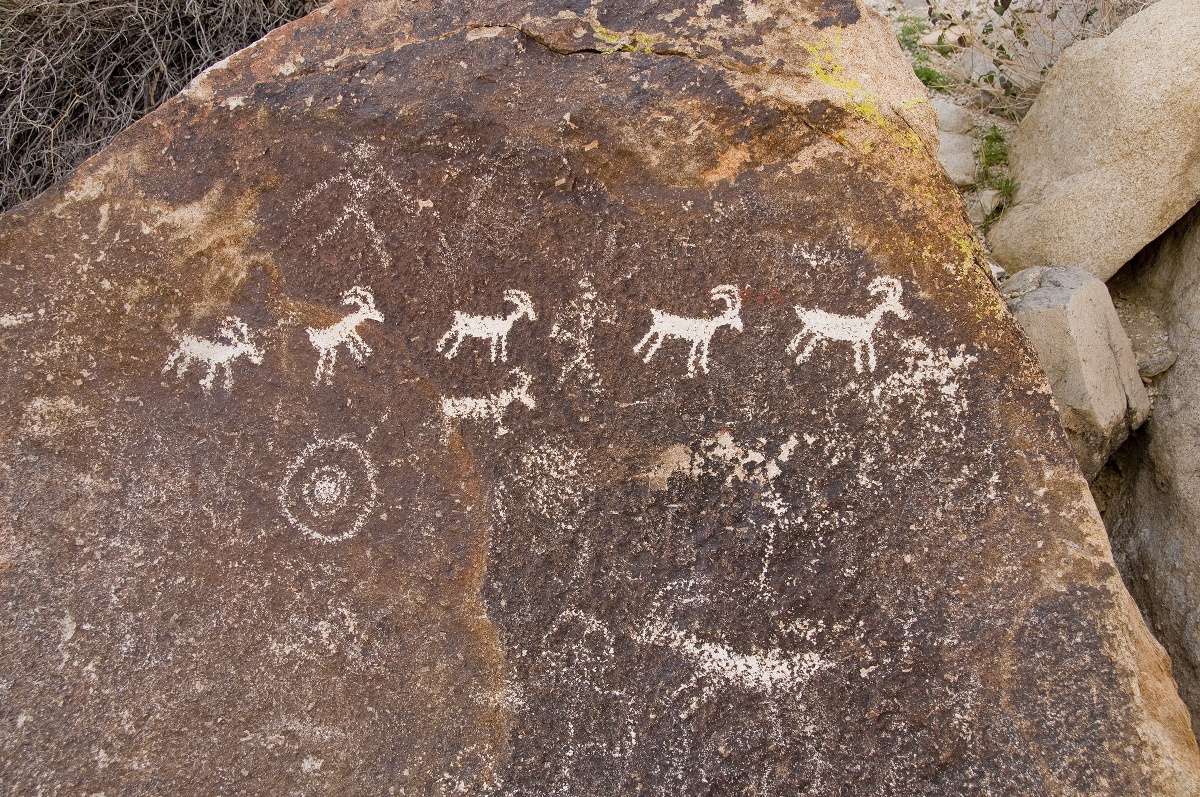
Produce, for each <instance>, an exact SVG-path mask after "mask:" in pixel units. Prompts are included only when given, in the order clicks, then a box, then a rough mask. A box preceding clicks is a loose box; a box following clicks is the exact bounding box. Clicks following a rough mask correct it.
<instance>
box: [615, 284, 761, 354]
mask: <svg viewBox="0 0 1200 797" xmlns="http://www.w3.org/2000/svg"><path fill="white" fill-rule="evenodd" d="M710 295H711V296H712V299H713V301H716V300H717V299H720V300H721V301H723V302H725V312H723V313H721V314H720V315H719V316H716V317H714V318H684V317H683V316H677V315H671V314H670V313H664V312H663V311H662V310H655V309H651V310H650V315H651V316H652V317H653V321H652V323H651V324H650V331H649V332H647V333H646V336H645V337H644V338H642V339H641V340H640V341H638V344H637V345H636V346H634V347H633V351H634V353H635V354H641V352H642V349H645V348H646V346H647V345H649V346H650V348H649V350H648V351H647V352H646V355H645V356H644V357H643V358H642V362H647V363H648V362H650V358H651V357H653V356H654V353H655V352H656V351H658V348H659V347H660V346H662V344H663V340H665V339H666V338H680V339H681V340H686V341H689V342H690V343H691V344H692V351H691V353H690V354H689V355H688V376H689V377H693V376H695V375H696V361H697V359H699V362H700V368H701V369H703V370H704V373H708V346H709V344H710V343H712V338H713V335H715V334H716V332H717V330H718V329H719V328H721V327H724V326H727V327H729V328H730V329H735V330H737V331H738V332H741V331H742V318H741V311H742V298H741V296H740V295H738V289H737V288H736V287H734V286H733V285H718V286H717V287H715V288H713V289H712V293H711V294H710ZM651 339H653V343H651Z"/></svg>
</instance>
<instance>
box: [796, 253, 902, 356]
mask: <svg viewBox="0 0 1200 797" xmlns="http://www.w3.org/2000/svg"><path fill="white" fill-rule="evenodd" d="M869 289H870V291H871V295H872V296H880V295H882V296H883V299H882V300H881V301H880V302H879V304H877V305H876V306H875V307H874V308H873V309H872V310H871V311H870V312H869V313H867V314H866V315H865V316H848V315H836V314H834V313H827V312H825V311H824V310H810V309H806V308H804V307H800V306H799V305H797V306H796V308H795V309H796V316H797V317H798V318H799V319H800V325H801V327H800V331H799V332H798V333H796V336H795V337H794V338H792V342H791V343H789V344H788V347H787V351H788V354H796V352H797V350H798V349H799V348H800V344H801V343H802V342H804V339H805V338H808V345H807V346H805V347H804V350H803V351H801V352H800V353H799V354H796V364H797V365H799V364H800V363H802V362H804V361H805V360H807V359H808V358H809V356H810V355H811V354H812V353H813V350H814V349H815V348H816V347H817V344H818V343H820V342H821V341H843V342H846V343H849V344H851V345H852V346H853V347H854V370H855V371H857V372H858V373H860V374H861V373H862V371H863V355H864V353H865V354H866V357H867V365H868V367H869V368H870V370H871V371H874V370H875V328H876V327H878V326H879V324H880V322H881V321H882V320H883V316H884V315H885V314H886V313H894V314H895V315H896V316H897V317H899V318H902V319H906V318H908V311H907V310H905V309H904V305H902V304H900V295H901V293H903V288H902V287H901V285H900V281H899V280H897V279H894V278H892V277H876V278H875V279H873V280H871V283H870V285H869Z"/></svg>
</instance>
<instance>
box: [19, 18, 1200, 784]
mask: <svg viewBox="0 0 1200 797" xmlns="http://www.w3.org/2000/svg"><path fill="white" fill-rule="evenodd" d="M922 96H923V91H922V88H921V87H920V85H919V84H918V83H917V82H916V81H915V79H914V78H913V76H912V74H911V72H910V70H909V69H908V67H907V65H906V63H905V61H904V59H903V57H902V56H901V54H900V52H899V49H898V47H897V45H896V43H895V42H894V40H893V39H892V35H891V32H890V30H889V29H888V27H887V26H886V25H885V24H884V23H883V22H882V21H880V20H878V19H876V18H874V17H871V16H868V15H865V14H864V13H863V12H862V11H860V9H859V8H858V7H857V6H856V5H855V4H853V3H851V2H847V1H846V0H808V1H807V2H801V3H784V2H770V3H764V4H761V5H760V4H754V3H746V4H743V5H721V4H717V5H713V4H704V5H702V6H701V7H700V8H699V9H698V10H696V11H692V10H687V9H682V8H679V9H677V8H675V7H673V6H670V5H669V4H668V5H664V6H661V7H654V6H651V5H647V4H641V3H639V4H632V3H630V4H625V5H621V4H612V5H605V6H600V5H594V6H570V7H566V8H564V7H563V6H555V5H537V4H533V3H509V4H499V3H498V4H494V5H456V6H437V5H426V4H421V3H417V4H412V5H407V4H405V5H397V4H395V3H392V2H369V1H367V0H354V1H353V2H349V1H347V2H335V3H334V4H332V5H330V6H327V7H325V8H324V9H323V10H322V11H320V12H318V13H316V14H314V15H312V16H311V17H309V18H307V19H306V20H304V21H301V22H300V23H297V24H295V25H292V26H291V27H289V28H286V29H283V30H281V31H279V32H277V33H275V34H273V35H271V36H270V37H268V38H267V39H266V40H265V41H264V42H263V43H261V44H260V45H258V46H257V47H255V48H252V49H251V50H249V51H246V52H244V53H241V54H240V55H237V56H235V57H234V58H232V59H230V60H229V61H228V62H226V63H225V64H223V65H221V66H219V67H217V68H214V69H212V70H210V71H209V72H208V73H206V74H205V75H204V76H202V77H201V78H199V79H197V80H196V81H195V82H194V83H193V85H192V86H191V87H190V89H189V90H188V91H187V92H185V93H184V94H183V95H181V96H180V97H178V98H177V99H175V100H174V101H172V102H171V103H169V104H168V105H167V106H166V107H164V108H163V109H162V110H160V111H159V112H157V113H156V114H154V115H153V116H151V117H148V118H147V119H146V120H144V121H143V122H142V123H140V124H138V125H136V126H135V127H134V128H132V129H131V130H130V131H129V132H127V133H126V134H124V135H123V136H122V137H120V138H119V139H118V140H117V141H116V142H115V143H114V144H113V145H112V146H111V147H110V148H109V149H108V150H107V151H106V152H105V153H104V154H102V155H101V156H100V157H98V158H96V159H95V160H93V161H91V162H90V163H89V164H87V165H86V166H85V167H84V168H83V169H81V170H80V172H79V173H78V174H77V175H76V176H75V177H74V178H73V179H72V180H71V181H70V182H69V183H67V184H66V185H64V186H63V187H62V188H61V189H58V190H56V191H54V192H52V193H49V194H46V195H44V196H42V197H41V198H39V199H38V200H36V201H34V202H32V203H29V204H27V205H25V206H23V207H22V208H20V209H18V210H16V211H15V212H13V213H11V214H9V215H8V216H6V217H4V218H3V219H2V220H0V278H2V279H3V284H2V287H3V291H2V293H0V295H3V297H4V299H3V305H2V306H0V316H2V318H3V323H2V325H0V334H2V337H0V345H3V352H4V357H5V360H6V363H7V367H6V369H5V371H4V375H3V380H4V383H3V390H0V445H2V447H3V452H4V454H3V464H4V470H3V477H2V480H0V512H2V513H3V514H2V515H0V517H2V518H3V520H2V523H0V534H2V535H3V537H2V539H3V543H2V547H0V551H2V552H3V554H2V556H3V558H0V573H2V574H3V577H2V578H0V604H2V605H3V606H4V609H5V611H4V615H3V620H0V649H2V650H3V651H4V655H3V656H2V657H0V685H2V694H3V703H2V704H0V706H2V709H0V711H2V712H3V722H0V739H2V743H0V751H2V752H0V778H2V779H3V782H4V783H5V784H6V786H8V787H9V788H10V790H11V791H13V792H15V793H22V794H25V793H37V792H39V791H40V792H43V793H53V792H59V793H67V792H71V793H96V792H101V791H103V792H105V793H109V794H151V793H153V794H203V795H209V794H214V793H239V792H244V793H263V792H271V793H280V794H284V793H287V794H292V793H295V794H338V795H348V794H365V795H379V794H391V793H395V794H410V795H411V794H451V793H456V794H457V793H468V794H484V793H489V794H509V795H544V794H553V793H561V794H577V795H609V794H629V793H647V794H671V795H677V794H733V793H751V792H754V793H777V794H798V793H806V794H813V795H844V794H896V795H901V794H903V795H910V794H945V795H963V794H1053V795H1085V794H1086V795H1102V794H1111V795H1130V794H1171V795H1176V794H1194V793H1196V790H1197V789H1196V786H1195V782H1196V778H1195V775H1196V773H1197V772H1198V771H1200V769H1198V768H1197V767H1198V765H1197V752H1196V746H1195V741H1194V739H1193V738H1192V737H1191V735H1190V733H1189V732H1188V728H1187V718H1186V712H1185V711H1184V710H1183V709H1182V706H1181V704H1180V703H1179V701H1178V698H1177V697H1176V696H1175V693H1174V686H1173V685H1172V683H1171V680H1170V675H1169V669H1168V668H1167V667H1166V666H1165V665H1164V662H1163V659H1162V657H1161V651H1160V650H1158V649H1157V648H1156V647H1155V645H1154V643H1153V641H1152V640H1150V639H1149V638H1148V635H1147V633H1146V630H1145V628H1144V627H1143V626H1142V624H1141V622H1140V619H1139V618H1138V617H1137V613H1136V611H1131V608H1130V607H1131V604H1130V602H1129V600H1128V596H1127V594H1126V593H1125V591H1124V588H1123V586H1122V584H1121V582H1120V579H1119V577H1118V575H1117V572H1116V569H1115V567H1114V566H1113V563H1112V559H1111V555H1110V552H1109V548H1108V544H1107V540H1106V538H1105V536H1104V532H1103V529H1102V528H1101V526H1100V523H1099V519H1098V517H1097V516H1096V514H1095V511H1094V509H1093V507H1092V505H1091V503H1090V501H1089V499H1088V497H1087V487H1086V484H1085V482H1084V481H1083V478H1082V477H1081V475H1080V474H1079V471H1078V470H1077V468H1076V467H1075V464H1074V461H1073V459H1072V455H1071V451H1070V449H1069V447H1068V445H1067V442H1066V440H1065V438H1064V435H1063V433H1062V430H1061V428H1060V426H1059V424H1058V421H1057V419H1056V417H1055V413H1054V408H1053V406H1052V403H1051V399H1050V395H1049V393H1048V391H1047V389H1046V386H1045V382H1044V379H1043V377H1042V376H1041V375H1040V372H1039V370H1038V367H1037V364H1036V361H1035V359H1034V358H1033V356H1032V354H1031V352H1030V350H1029V349H1028V348H1027V347H1026V345H1025V344H1024V342H1023V340H1022V338H1021V337H1020V335H1019V334H1018V332H1017V330H1016V327H1015V326H1014V324H1013V322H1012V320H1011V319H1010V318H1009V316H1008V315H1007V313H1006V311H1005V310H1004V307H1003V305H1002V303H1001V302H1000V301H999V299H998V297H997V295H996V293H995V292H994V290H993V289H992V287H991V285H990V283H989V281H988V278H987V276H986V272H985V270H984V268H983V266H982V264H981V263H980V262H979V260H978V258H977V256H976V249H975V246H974V244H973V242H972V239H971V231H970V226H969V224H968V223H967V221H966V220H965V218H964V217H963V215H962V211H961V206H960V205H959V203H958V201H957V199H956V197H955V194H954V191H953V188H952V187H951V186H950V185H949V184H948V183H947V182H946V181H945V180H944V178H942V177H940V176H939V173H938V169H937V166H936V161H935V159H934V157H933V156H932V150H931V148H930V146H929V142H930V141H931V138H932V135H933V131H932V115H931V114H930V113H929V111H928V108H927V106H922V105H921V104H920V103H919V99H920V98H921V97H922Z"/></svg>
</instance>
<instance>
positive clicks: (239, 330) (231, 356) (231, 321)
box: [162, 316, 263, 394]
mask: <svg viewBox="0 0 1200 797" xmlns="http://www.w3.org/2000/svg"><path fill="white" fill-rule="evenodd" d="M217 337H218V338H219V339H222V340H225V341H228V342H227V343H221V342H220V341H219V340H205V339H204V338H198V337H196V336H195V335H184V336H182V337H180V338H177V340H178V341H179V346H178V347H177V348H176V349H175V353H174V354H172V355H171V357H170V358H169V359H168V360H167V364H166V365H165V366H163V371H162V372H163V373H164V374H165V373H166V372H167V371H170V370H171V369H172V368H174V369H175V375H176V376H177V377H179V378H181V379H182V378H183V375H184V374H185V373H187V369H188V366H190V365H191V364H192V363H193V362H202V363H204V364H205V365H207V366H208V373H207V374H206V375H205V377H204V378H203V379H201V380H200V387H202V388H204V392H205V393H206V394H208V393H212V387H213V381H214V380H215V379H216V377H217V371H218V370H220V371H223V372H224V373H225V391H226V392H229V391H230V390H232V389H233V369H232V368H231V366H232V365H233V361H234V360H236V359H237V358H239V357H243V356H244V357H247V358H249V360H250V362H252V363H254V364H255V365H261V364H262V357H263V356H262V352H261V351H260V350H259V348H258V347H257V346H255V345H254V343H253V342H251V340H250V330H249V329H247V328H246V325H245V323H243V322H242V320H241V319H240V318H237V317H236V316H228V317H227V318H226V319H225V320H224V322H222V323H221V326H220V327H219V328H218V329H217Z"/></svg>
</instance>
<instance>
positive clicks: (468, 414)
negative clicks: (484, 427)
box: [442, 368, 537, 435]
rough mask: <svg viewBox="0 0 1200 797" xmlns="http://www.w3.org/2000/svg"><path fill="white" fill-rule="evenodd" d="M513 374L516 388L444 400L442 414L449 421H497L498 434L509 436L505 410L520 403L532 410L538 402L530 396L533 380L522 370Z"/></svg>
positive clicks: (517, 370)
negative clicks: (505, 424)
mask: <svg viewBox="0 0 1200 797" xmlns="http://www.w3.org/2000/svg"><path fill="white" fill-rule="evenodd" d="M513 374H514V375H515V376H516V378H517V384H516V387H511V388H509V389H507V390H501V391H500V392H499V393H496V394H494V395H491V396H484V397H482V398H475V397H473V396H462V397H460V398H443V399H442V414H443V415H445V416H446V418H447V419H450V418H468V419H471V420H477V421H484V420H491V421H495V423H496V425H497V429H496V434H497V435H502V434H508V430H507V429H505V428H504V410H505V409H507V408H508V406H509V405H510V404H512V403H513V402H515V401H519V402H520V403H522V404H524V405H525V406H526V407H528V408H529V409H531V410H532V409H534V408H535V407H537V402H536V401H534V400H533V396H531V395H530V394H529V387H530V385H531V384H532V383H533V378H532V377H531V376H530V375H529V374H527V373H525V372H524V371H523V370H521V369H520V368H517V369H515V370H514V371H513Z"/></svg>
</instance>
